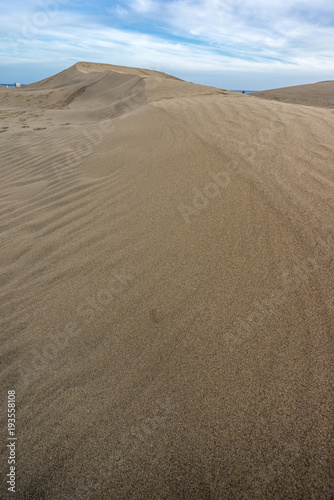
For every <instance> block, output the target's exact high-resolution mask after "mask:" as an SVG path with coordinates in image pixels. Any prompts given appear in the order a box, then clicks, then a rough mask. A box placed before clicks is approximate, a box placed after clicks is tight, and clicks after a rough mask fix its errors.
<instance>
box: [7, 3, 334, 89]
mask: <svg viewBox="0 0 334 500" xmlns="http://www.w3.org/2000/svg"><path fill="white" fill-rule="evenodd" d="M0 12H1V15H0V39H1V44H0V82H1V83H13V82H14V81H15V82H20V83H32V82H35V81H37V80H40V79H42V78H45V77H48V76H51V75H53V74H55V73H58V72H59V71H62V70H64V69H66V68H68V67H70V66H72V65H73V64H75V63H76V62H78V61H89V62H103V63H109V64H116V65H122V66H132V67H139V68H148V69H153V70H158V71H164V72H166V73H170V74H172V75H175V76H178V77H179V78H182V79H185V80H188V81H192V82H195V83H201V84H204V85H212V86H215V87H220V88H225V89H230V90H238V89H240V90H242V89H245V90H265V89H269V88H277V87H283V86H290V85H298V84H306V83H314V82H317V81H324V80H334V1H333V0H119V1H117V0H116V1H111V0H87V1H86V0H15V2H14V1H8V0H6V1H4V0H0Z"/></svg>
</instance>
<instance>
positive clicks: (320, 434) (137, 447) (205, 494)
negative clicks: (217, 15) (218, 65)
mask: <svg viewBox="0 0 334 500" xmlns="http://www.w3.org/2000/svg"><path fill="white" fill-rule="evenodd" d="M318 85H320V87H319V88H321V85H322V84H318ZM323 88H325V92H327V91H328V88H327V86H324V87H323ZM295 89H296V88H295ZM331 89H333V86H331ZM296 92H297V93H298V92H299V91H298V90H296ZM332 92H333V90H332ZM332 98H333V93H332V97H331V99H332ZM295 99H296V100H298V99H299V97H297V94H296V97H295ZM300 99H301V98H300ZM305 99H306V96H305V95H303V104H308V103H309V104H312V106H311V107H306V106H303V105H298V104H296V105H291V104H285V103H281V102H275V101H269V100H264V99H258V98H256V97H248V96H245V95H241V94H237V93H234V92H229V91H224V90H220V89H216V88H212V87H204V86H200V85H195V84H190V83H186V82H183V81H181V80H178V79H176V78H172V77H169V76H168V75H165V74H163V73H158V72H154V71H148V70H137V69H131V68H121V67H116V66H108V65H95V64H88V63H78V64H76V65H75V66H73V67H72V68H70V69H68V70H66V71H64V72H62V73H60V74H59V75H56V76H54V77H52V78H49V79H46V80H44V81H42V82H39V83H36V84H34V85H29V86H27V87H24V88H21V89H4V88H1V89H0V103H1V104H0V112H1V127H0V132H1V133H0V144H1V184H0V191H1V197H0V220H1V229H2V231H1V239H0V245H1V266H2V273H1V285H2V287H1V290H2V291H1V310H0V316H1V387H2V388H3V391H2V400H1V405H2V406H1V408H2V411H1V422H2V424H3V425H4V426H5V431H4V432H3V433H2V436H3V437H2V440H1V452H2V465H3V466H4V467H2V470H3V471H5V472H4V473H3V476H2V483H1V488H2V490H1V492H0V497H1V498H13V497H14V495H12V494H9V492H6V490H5V480H4V477H5V476H4V475H5V473H6V474H7V473H8V471H9V465H8V464H7V457H8V448H6V444H7V440H6V439H7V438H6V436H7V431H6V426H7V423H6V417H7V414H6V412H5V407H6V398H7V391H8V390H12V389H15V390H16V403H17V422H16V436H17V437H18V440H17V445H16V454H17V455H16V458H17V463H16V467H17V469H16V475H17V478H16V491H17V493H16V498H20V499H21V498H24V499H28V498H29V499H30V498H36V499H57V500H58V499H59V500H64V499H94V500H97V499H109V498H111V499H138V500H139V499H145V500H146V499H175V500H176V499H187V500H188V499H189V500H196V499H224V500H225V499H253V498H254V499H264V498H279V499H305V498H307V499H329V498H332V495H333V490H332V489H331V484H332V481H331V478H332V476H331V474H332V470H331V465H330V464H331V458H332V456H331V441H330V434H331V430H332V426H331V408H332V404H333V398H332V394H333V393H332V389H333V388H332V386H331V384H332V382H331V381H332V373H331V360H332V351H333V343H332V339H331V335H332V333H333V313H334V296H333V276H334V274H333V260H332V258H333V236H334V231H333V229H334V227H333V220H334V219H333V216H334V210H333V187H334V169H333V152H334V143H333V126H334V114H333V111H332V110H331V109H325V108H317V107H314V102H313V100H312V96H311V97H310V102H304V100H305ZM325 99H328V97H326V98H325V97H324V100H325ZM328 102H329V101H328ZM331 102H333V101H331Z"/></svg>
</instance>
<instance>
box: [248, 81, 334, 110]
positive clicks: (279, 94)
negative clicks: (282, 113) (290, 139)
mask: <svg viewBox="0 0 334 500" xmlns="http://www.w3.org/2000/svg"><path fill="white" fill-rule="evenodd" d="M247 95H251V96H255V97H262V98H264V99H271V100H274V101H280V102H289V103H292V104H303V105H304V106H317V107H319V108H331V109H333V108H334V80H330V81H326V82H318V83H311V84H308V85H295V86H293V87H283V88H280V89H272V90H263V91H261V92H252V93H250V94H247Z"/></svg>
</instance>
